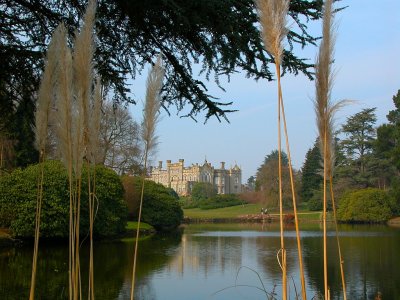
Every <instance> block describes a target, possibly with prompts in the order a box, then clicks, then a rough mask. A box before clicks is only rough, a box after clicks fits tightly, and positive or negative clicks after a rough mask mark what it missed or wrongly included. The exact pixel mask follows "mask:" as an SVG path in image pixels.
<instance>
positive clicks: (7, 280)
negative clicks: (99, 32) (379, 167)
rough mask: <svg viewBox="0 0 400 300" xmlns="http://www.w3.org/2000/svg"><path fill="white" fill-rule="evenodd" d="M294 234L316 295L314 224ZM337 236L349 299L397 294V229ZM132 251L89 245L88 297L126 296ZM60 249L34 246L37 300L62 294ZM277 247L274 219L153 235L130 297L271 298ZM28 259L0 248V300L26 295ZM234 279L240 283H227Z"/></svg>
mask: <svg viewBox="0 0 400 300" xmlns="http://www.w3.org/2000/svg"><path fill="white" fill-rule="evenodd" d="M287 230H288V231H287V232H286V233H285V234H286V238H285V246H286V249H287V253H288V255H287V256H288V275H289V282H290V296H291V299H294V298H295V297H294V291H295V289H294V285H295V286H296V288H297V290H298V291H299V289H300V282H299V281H298V277H299V276H298V273H299V272H298V259H297V249H296V240H295V233H294V229H293V228H291V227H288V228H287ZM301 235H302V245H303V257H304V266H305V273H306V284H307V292H308V296H309V298H311V297H313V296H314V295H316V294H318V293H321V292H323V264H322V262H323V257H322V252H323V251H322V239H321V229H320V228H319V226H318V225H311V226H308V227H305V228H303V229H302V233H301ZM340 236H341V243H342V252H343V256H344V260H345V272H346V282H347V288H348V296H349V299H373V298H374V295H375V294H376V293H377V292H378V291H380V292H381V293H382V294H383V297H384V299H397V298H400V285H399V284H398V283H399V282H396V280H398V278H400V271H399V269H398V267H397V266H398V265H399V263H400V259H399V257H398V253H397V252H398V249H399V248H400V230H399V229H391V228H388V227H384V226H380V227H379V226H372V227H368V226H362V227H360V226H341V227H340ZM133 248H134V243H133V242H108V243H105V242H101V243H96V246H95V256H94V264H95V292H96V295H95V296H96V299H100V300H102V299H104V300H105V299H107V300H108V299H121V300H123V299H129V295H130V288H131V275H132V264H133ZM67 249H68V247H67V245H66V244H61V245H60V244H49V243H47V244H46V243H42V244H41V249H40V252H39V261H38V263H39V265H38V281H37V298H38V299H67V298H68V290H67V288H68V278H67V268H68V250H67ZM279 249H280V238H279V228H278V227H277V225H276V224H264V225H261V224H220V225H209V224H206V225H190V226H187V227H186V228H185V230H184V231H178V232H175V233H173V234H169V235H155V236H153V237H151V238H148V239H145V240H143V241H141V242H140V246H139V260H138V276H137V289H136V299H154V300H160V299H178V300H180V299H185V300H186V299H265V298H266V297H265V294H264V293H263V292H262V291H260V289H259V288H262V287H263V285H264V286H265V289H266V290H267V291H268V292H272V291H274V292H275V293H276V297H277V298H278V299H279V298H280V293H281V291H280V289H281V271H280V268H279V265H278V262H277V259H276V253H277V251H278V250H279ZM328 251H329V261H328V265H329V274H328V275H329V286H330V289H331V295H332V299H341V298H342V295H341V292H340V291H341V279H340V269H339V265H338V255H337V250H336V240H335V238H334V234H333V232H330V237H329V238H328ZM81 253H82V257H81V264H82V278H83V295H86V286H87V269H88V265H87V263H88V249H87V247H86V246H83V247H82V250H81ZM31 259H32V247H31V246H24V247H17V248H9V249H0V299H27V298H28V294H29V284H30V273H31ZM242 266H246V267H248V268H250V269H248V268H241V267H242ZM251 269H252V270H254V271H252V270H251ZM238 271H239V272H238ZM256 272H257V273H256ZM258 275H259V276H260V278H259V277H258ZM291 277H293V278H294V281H293V282H292V281H291V279H290V278H291ZM236 278H237V283H238V284H240V285H244V286H242V287H237V288H231V287H232V286H233V285H234V284H235V280H236ZM260 280H261V281H262V282H261V281H260ZM225 288H226V289H225ZM221 290H222V291H221ZM218 291H220V292H218Z"/></svg>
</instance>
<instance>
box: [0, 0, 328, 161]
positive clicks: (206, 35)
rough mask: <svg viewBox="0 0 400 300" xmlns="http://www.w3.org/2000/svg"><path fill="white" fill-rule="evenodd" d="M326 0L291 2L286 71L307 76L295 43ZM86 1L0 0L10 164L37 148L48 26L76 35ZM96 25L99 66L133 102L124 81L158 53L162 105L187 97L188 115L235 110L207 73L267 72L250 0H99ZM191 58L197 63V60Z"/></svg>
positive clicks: (1, 90)
mask: <svg viewBox="0 0 400 300" xmlns="http://www.w3.org/2000/svg"><path fill="white" fill-rule="evenodd" d="M322 4H323V1H321V0H311V1H306V0H292V1H291V2H290V10H289V15H290V19H291V20H290V22H291V23H292V25H291V28H290V29H291V30H290V31H289V33H288V47H287V49H286V50H285V56H284V60H283V72H284V73H285V72H291V73H294V74H298V73H299V72H301V73H304V74H306V75H307V76H309V77H310V78H311V76H312V69H311V67H312V64H311V63H309V62H308V61H307V60H305V59H302V58H300V57H299V56H297V54H294V52H293V51H292V50H293V45H294V44H299V45H301V46H306V45H309V44H314V43H315V42H316V40H317V38H316V37H314V36H311V35H310V34H309V33H308V31H307V29H308V28H307V23H308V21H310V20H318V19H319V18H320V17H321V10H322ZM85 6H86V1H74V0H65V1H60V0H43V1H30V0H18V1H9V0H0V57H1V59H2V62H3V64H2V72H1V75H0V98H1V101H0V102H1V104H0V111H1V114H2V119H1V122H0V123H1V124H0V136H1V137H0V140H1V141H2V142H1V143H2V145H4V144H6V143H8V146H10V145H13V147H14V148H15V149H14V151H15V150H18V151H19V152H21V153H22V155H20V153H16V154H15V155H14V156H13V157H14V158H15V157H20V161H19V162H18V163H16V164H15V163H14V164H15V165H18V166H24V165H27V164H29V163H31V162H32V160H33V161H34V160H35V159H34V158H35V157H36V156H37V154H35V155H32V156H30V157H26V155H25V154H26V153H34V152H33V147H32V145H31V143H30V144H29V140H30V139H29V136H31V135H32V132H31V130H29V128H30V127H31V126H32V124H33V122H32V120H33V117H32V116H33V110H34V107H35V105H34V104H35V101H36V91H37V89H38V85H39V81H40V77H41V73H42V70H43V66H44V57H45V53H46V49H47V46H48V43H49V41H50V36H51V34H52V32H53V31H54V29H55V28H56V26H57V25H58V24H59V23H60V22H64V24H65V25H66V27H67V29H68V32H69V36H70V41H69V42H70V43H71V44H72V43H73V38H74V33H75V31H76V28H79V22H81V21H80V20H81V19H82V15H83V13H84V11H85ZM96 33H97V41H96V42H97V48H96V53H95V60H96V61H95V64H96V69H97V71H98V73H99V75H100V77H101V78H102V84H103V85H104V86H105V88H106V89H105V90H106V92H107V91H109V93H108V94H109V95H110V96H112V97H113V100H114V102H116V103H119V102H125V103H126V102H129V103H135V101H136V100H137V99H136V97H137V96H135V97H133V96H131V95H134V94H132V93H131V90H130V88H129V84H128V82H129V80H130V79H131V78H135V77H136V76H137V75H138V74H140V73H141V71H142V70H143V69H144V68H145V67H146V66H147V65H149V64H152V63H153V62H154V61H155V59H156V57H157V55H158V54H162V56H163V58H164V61H165V68H166V77H165V82H164V87H163V91H162V102H163V106H164V107H165V108H166V109H168V108H169V107H170V106H171V105H172V106H174V105H175V106H176V107H177V109H178V110H179V111H182V110H183V108H184V107H186V108H188V110H187V112H186V110H185V114H186V115H188V116H191V117H193V118H194V117H196V115H197V114H198V113H200V112H205V114H206V115H205V116H206V119H208V118H209V117H211V116H215V117H217V118H218V119H221V118H223V119H227V116H226V114H227V113H228V112H231V111H232V110H233V108H231V107H230V106H229V105H230V104H231V103H232V99H225V100H223V101H220V100H219V99H217V98H215V97H214V96H213V95H210V94H209V92H208V89H207V83H206V82H207V81H208V80H210V79H211V80H213V81H215V82H216V83H217V84H218V85H219V86H220V81H219V80H220V78H226V77H228V78H229V76H230V75H231V74H233V73H235V72H237V71H242V72H244V73H245V74H246V76H247V77H251V78H254V79H260V78H263V79H267V80H272V79H273V75H272V73H271V72H270V69H269V67H270V64H271V63H272V59H271V56H270V55H269V54H268V53H267V52H266V51H265V50H264V47H263V44H262V41H261V38H260V34H259V28H258V18H257V11H256V8H255V5H254V3H253V1H252V0H239V1H237V0H227V1H195V0H177V1H156V0H150V1H137V0H132V1H121V0H111V1H105V0H98V8H97V15H96ZM194 64H198V66H199V68H193V65H194ZM198 73H200V74H198ZM221 88H222V86H221ZM133 92H134V90H133ZM23 102H27V103H28V104H26V105H25V106H24V107H25V108H26V109H28V110H29V111H27V112H25V113H24V115H22V116H21V115H20V117H23V121H22V122H17V121H15V114H16V111H17V109H18V107H19V105H20V104H21V103H23ZM25 108H24V109H25ZM3 116H4V117H3ZM10 124H11V125H12V126H9V125H10ZM23 124H26V126H25V125H23ZM23 126H25V127H24V128H23ZM26 128H28V130H26ZM16 132H20V133H22V134H16ZM10 141H11V143H10ZM18 146H19V147H20V148H21V149H17V147H18ZM24 153H25V154H24Z"/></svg>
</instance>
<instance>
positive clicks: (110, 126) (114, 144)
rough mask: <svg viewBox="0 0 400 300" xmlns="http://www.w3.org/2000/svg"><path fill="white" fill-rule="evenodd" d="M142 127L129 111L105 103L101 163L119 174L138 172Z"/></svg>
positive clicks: (101, 136) (101, 133) (101, 138)
mask: <svg viewBox="0 0 400 300" xmlns="http://www.w3.org/2000/svg"><path fill="white" fill-rule="evenodd" d="M139 133H140V127H139V125H138V123H136V122H135V121H134V120H133V119H132V117H131V115H130V114H129V111H128V110H127V109H125V108H123V107H120V106H118V107H115V106H113V103H112V102H111V101H107V102H105V103H104V107H103V117H102V119H101V125H100V152H101V153H100V160H101V161H100V163H102V164H104V165H105V166H107V167H109V168H112V169H113V170H115V171H116V172H117V173H118V174H125V173H136V172H137V171H138V168H139V165H140V158H141V147H140V143H141V141H140V135H139Z"/></svg>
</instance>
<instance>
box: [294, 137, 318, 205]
mask: <svg viewBox="0 0 400 300" xmlns="http://www.w3.org/2000/svg"><path fill="white" fill-rule="evenodd" d="M322 166H323V165H322V158H321V151H320V149H319V140H318V139H317V140H316V141H315V143H314V146H313V147H312V148H311V149H309V150H308V151H307V154H306V159H305V161H304V165H303V168H302V169H301V174H302V176H301V189H300V197H301V199H302V201H309V200H310V199H311V198H312V197H313V194H314V192H315V190H317V189H319V188H320V186H321V184H322V181H323V176H322V175H321V174H323V167H322Z"/></svg>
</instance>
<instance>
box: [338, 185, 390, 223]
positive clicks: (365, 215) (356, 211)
mask: <svg viewBox="0 0 400 300" xmlns="http://www.w3.org/2000/svg"><path fill="white" fill-rule="evenodd" d="M390 205H391V200H390V197H389V196H388V195H387V193H386V192H384V191H382V190H379V189H374V188H368V189H363V190H358V191H353V192H348V193H345V194H344V195H343V197H342V199H341V200H340V203H339V208H338V211H337V216H338V220H339V221H342V222H361V223H379V222H385V221H387V220H388V219H389V218H390V217H391V216H392V212H391V209H390Z"/></svg>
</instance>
